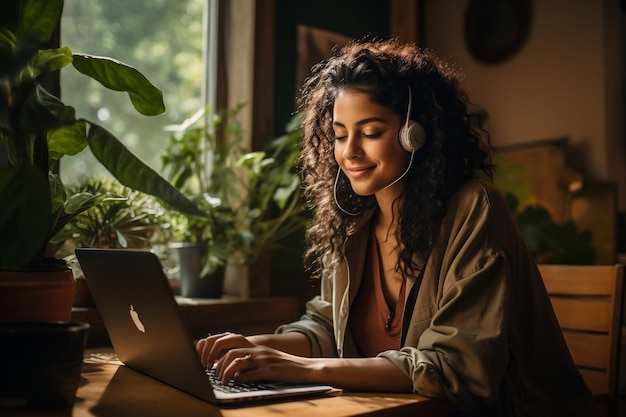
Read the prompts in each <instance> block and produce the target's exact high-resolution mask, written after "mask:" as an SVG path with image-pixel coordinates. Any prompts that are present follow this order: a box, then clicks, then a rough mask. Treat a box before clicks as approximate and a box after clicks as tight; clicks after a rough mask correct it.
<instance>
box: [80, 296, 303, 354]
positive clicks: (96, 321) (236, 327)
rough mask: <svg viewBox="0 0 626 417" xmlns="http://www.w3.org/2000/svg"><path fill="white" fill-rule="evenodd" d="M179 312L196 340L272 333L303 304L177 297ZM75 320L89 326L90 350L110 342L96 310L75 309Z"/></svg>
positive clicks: (279, 300) (290, 299) (284, 300)
mask: <svg viewBox="0 0 626 417" xmlns="http://www.w3.org/2000/svg"><path fill="white" fill-rule="evenodd" d="M177 300H178V302H179V306H180V310H181V313H182V315H183V317H184V318H185V320H186V321H187V324H188V326H189V328H190V329H191V332H192V334H193V337H194V338H200V337H204V336H205V335H207V334H208V333H219V332H224V331H231V332H236V333H242V334H258V333H273V332H274V330H275V329H276V328H277V327H278V326H280V325H281V324H284V323H289V322H292V321H294V320H297V319H298V318H299V317H300V314H301V308H302V305H301V304H300V301H299V300H298V299H297V298H296V297H267V298H249V299H242V298H234V297H233V298H226V297H223V298H220V299H186V298H181V297H177ZM72 320H75V321H82V322H86V323H89V324H90V326H91V327H90V329H89V334H88V337H87V346H88V347H101V346H102V347H105V346H110V345H111V342H110V339H109V336H108V334H107V331H106V329H105V327H104V324H103V323H102V319H101V317H100V314H99V312H98V310H97V308H95V307H74V308H73V309H72Z"/></svg>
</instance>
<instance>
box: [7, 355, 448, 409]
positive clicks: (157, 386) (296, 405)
mask: <svg viewBox="0 0 626 417" xmlns="http://www.w3.org/2000/svg"><path fill="white" fill-rule="evenodd" d="M445 413H446V407H445V404H444V403H442V402H440V401H437V400H433V399H430V398H426V397H420V396H416V395H411V394H376V393H345V392H343V393H342V392H340V391H338V392H336V393H332V394H330V395H324V396H322V397H315V398H305V399H299V400H295V401H294V400H291V401H282V402H271V403H257V404H254V405H246V406H238V407H232V406H229V407H216V406H213V405H211V404H208V403H206V402H204V401H202V400H200V399H197V398H195V397H193V396H190V395H188V394H185V393H184V392H182V391H179V390H177V389H175V388H172V387H170V386H168V385H165V384H163V383H161V382H159V381H156V380H154V379H152V378H149V377H147V376H145V375H143V374H140V373H138V372H135V371H133V370H131V369H130V368H127V367H125V366H123V365H120V363H119V362H117V361H116V360H115V359H111V356H109V355H102V354H94V353H88V354H87V355H86V358H85V364H84V366H83V372H82V381H81V386H80V387H79V389H78V393H77V395H76V404H75V405H74V408H73V410H68V411H65V412H48V411H46V412H44V411H26V410H15V409H10V410H8V409H2V408H0V415H1V416H12V417H70V416H71V417H145V416H150V417H173V416H184V417H195V416H202V417H214V416H222V417H243V416H246V417H249V416H254V417H264V416H282V417H288V416H298V417H300V416H302V417H316V416H319V417H334V416H377V417H383V416H394V417H397V416H405V415H406V416H409V415H410V416H420V417H437V416H445Z"/></svg>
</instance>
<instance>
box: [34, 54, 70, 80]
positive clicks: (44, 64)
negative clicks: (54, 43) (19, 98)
mask: <svg viewBox="0 0 626 417" xmlns="http://www.w3.org/2000/svg"><path fill="white" fill-rule="evenodd" d="M73 59H74V56H73V55H72V50H71V49H70V48H68V47H67V46H64V47H62V48H57V49H44V50H40V51H38V53H37V55H35V59H33V61H32V63H31V65H30V66H29V68H28V69H29V70H30V74H29V77H30V79H34V78H36V77H38V76H39V75H41V74H43V73H44V72H53V71H57V70H60V69H61V68H63V67H66V66H68V65H69V64H71V63H72V60H73Z"/></svg>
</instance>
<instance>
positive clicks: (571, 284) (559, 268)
mask: <svg viewBox="0 0 626 417" xmlns="http://www.w3.org/2000/svg"><path fill="white" fill-rule="evenodd" d="M539 270H540V271H541V276H542V277H543V280H544V283H545V286H546V289H547V290H548V294H549V295H550V300H551V302H552V306H553V308H554V312H555V313H556V316H557V319H558V321H559V325H560V327H561V330H562V331H563V335H564V336H565V340H566V342H567V346H568V347H569V350H570V353H571V354H572V357H573V358H574V362H575V363H576V366H577V367H578V369H579V370H580V372H581V374H582V376H583V378H584V379H585V382H586V383H587V385H588V386H589V388H590V389H591V391H592V392H593V393H594V395H596V396H598V395H600V396H604V395H608V396H610V397H613V396H615V395H616V391H617V376H618V363H617V361H618V349H619V342H620V330H621V314H622V313H621V310H622V304H623V285H624V282H623V281H624V270H623V265H621V264H617V265H548V264H541V265H539Z"/></svg>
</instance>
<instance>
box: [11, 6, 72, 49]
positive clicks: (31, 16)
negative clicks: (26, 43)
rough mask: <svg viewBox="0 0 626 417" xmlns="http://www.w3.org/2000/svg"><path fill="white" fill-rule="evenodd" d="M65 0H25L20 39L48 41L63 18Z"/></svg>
mask: <svg viewBox="0 0 626 417" xmlns="http://www.w3.org/2000/svg"><path fill="white" fill-rule="evenodd" d="M62 11H63V0H45V1H42V0H24V1H23V2H22V18H21V20H20V26H19V28H18V30H17V37H18V38H19V39H24V40H30V41H37V42H41V43H47V42H48V41H49V40H50V38H51V36H52V33H53V32H54V30H55V29H56V27H57V25H58V24H59V20H60V19H61V12H62Z"/></svg>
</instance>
